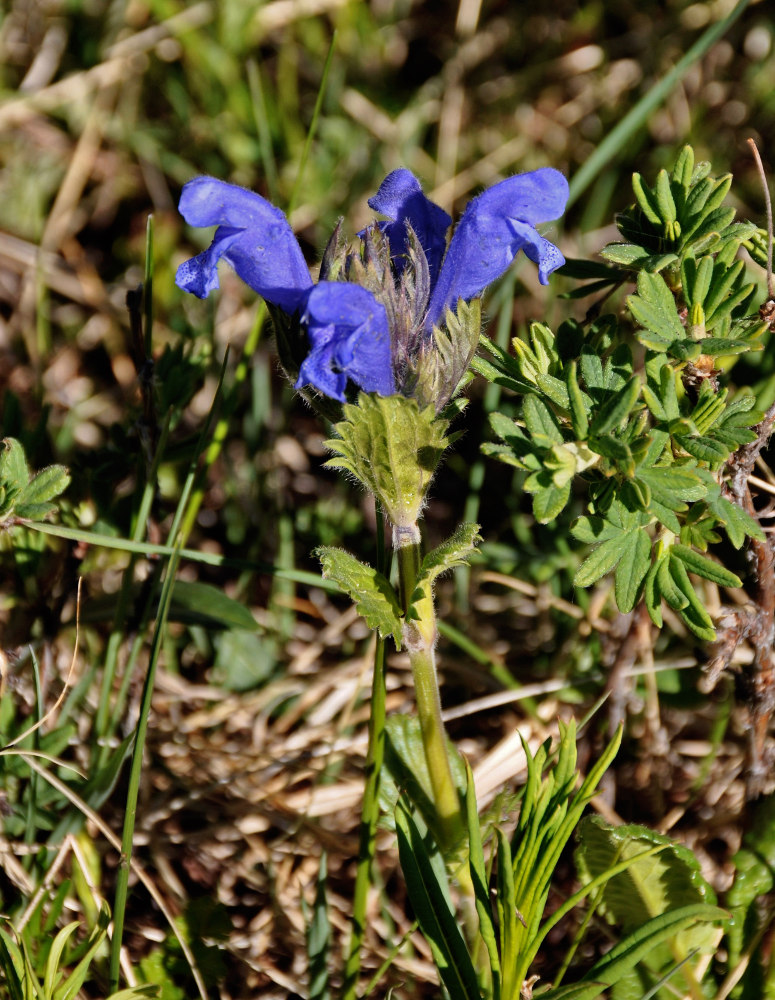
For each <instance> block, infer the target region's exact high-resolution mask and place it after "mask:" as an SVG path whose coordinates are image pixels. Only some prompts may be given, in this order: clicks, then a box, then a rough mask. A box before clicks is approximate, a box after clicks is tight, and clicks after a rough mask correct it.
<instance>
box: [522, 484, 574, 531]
mask: <svg viewBox="0 0 775 1000" xmlns="http://www.w3.org/2000/svg"><path fill="white" fill-rule="evenodd" d="M532 478H533V477H531V479H532ZM525 489H526V490H528V492H532V493H534V494H535V495H534V496H533V515H534V517H535V519H536V521H538V523H539V524H548V523H549V522H550V521H553V520H554V519H555V518H556V517H557V515H558V514H560V513H561V512H562V511H563V510H564V509H565V507H566V505H567V503H568V501H569V500H570V483H566V484H565V485H564V486H555V485H554V484H553V483H551V482H550V483H549V485H547V486H539V487H538V488H537V489H534V488H533V487H532V486H531V487H528V484H527V483H525Z"/></svg>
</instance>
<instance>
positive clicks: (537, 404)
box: [522, 396, 563, 448]
mask: <svg viewBox="0 0 775 1000" xmlns="http://www.w3.org/2000/svg"><path fill="white" fill-rule="evenodd" d="M522 413H523V416H524V420H525V425H526V426H527V429H528V430H529V431H530V435H531V437H532V438H533V441H534V442H535V444H536V445H538V446H539V447H540V448H551V447H552V445H553V444H562V443H563V436H562V431H561V430H560V425H559V424H558V422H557V418H556V417H555V415H554V414H553V413H552V411H551V410H550V409H549V407H548V406H547V405H546V403H544V401H543V400H541V399H538V398H537V397H536V396H528V397H527V399H526V400H525V402H524V405H523V407H522Z"/></svg>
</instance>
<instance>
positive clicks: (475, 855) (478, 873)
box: [465, 762, 501, 1000]
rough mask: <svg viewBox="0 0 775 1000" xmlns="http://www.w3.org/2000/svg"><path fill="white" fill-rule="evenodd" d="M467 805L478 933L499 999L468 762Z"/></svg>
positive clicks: (492, 926)
mask: <svg viewBox="0 0 775 1000" xmlns="http://www.w3.org/2000/svg"><path fill="white" fill-rule="evenodd" d="M465 806H466V827H467V830H468V865H469V869H470V872H471V881H472V883H473V886H474V898H475V900H476V912H477V915H478V917H479V933H480V934H481V937H482V940H483V941H484V946H485V948H486V949H487V958H488V959H489V962H490V970H491V972H492V998H493V1000H500V993H501V988H500V987H501V983H500V980H501V966H500V956H499V955H498V940H497V934H496V930H495V923H494V921H493V915H492V904H491V901H490V890H489V880H488V878H487V870H486V868H485V863H484V850H483V848H482V825H481V820H480V819H479V812H478V809H477V805H476V789H475V787H474V776H473V774H472V773H471V768H470V767H469V766H468V763H467V762H466V797H465Z"/></svg>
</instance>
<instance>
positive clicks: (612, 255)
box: [600, 243, 649, 267]
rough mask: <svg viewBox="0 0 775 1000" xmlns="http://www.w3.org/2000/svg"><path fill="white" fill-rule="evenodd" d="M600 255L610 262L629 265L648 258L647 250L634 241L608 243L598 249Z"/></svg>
mask: <svg viewBox="0 0 775 1000" xmlns="http://www.w3.org/2000/svg"><path fill="white" fill-rule="evenodd" d="M600 256H601V257H603V258H604V259H605V260H610V261H611V263H612V264H621V265H622V266H624V267H631V266H632V265H633V264H638V263H640V262H641V261H643V260H645V259H646V258H648V256H649V252H648V250H645V249H644V248H643V247H639V246H637V245H636V244H635V243H608V244H606V246H604V247H603V249H602V250H601V251H600Z"/></svg>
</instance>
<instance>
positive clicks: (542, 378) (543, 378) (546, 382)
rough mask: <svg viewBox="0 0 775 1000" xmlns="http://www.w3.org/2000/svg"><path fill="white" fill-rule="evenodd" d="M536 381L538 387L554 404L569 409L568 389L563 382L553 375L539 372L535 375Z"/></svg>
mask: <svg viewBox="0 0 775 1000" xmlns="http://www.w3.org/2000/svg"><path fill="white" fill-rule="evenodd" d="M536 383H537V385H538V388H539V389H540V390H541V391H542V392H543V393H544V395H545V396H547V397H548V398H549V399H550V400H551V401H552V402H553V403H554V405H555V406H559V407H560V409H562V410H567V409H569V407H570V399H569V398H568V390H567V388H566V386H565V383H564V382H562V381H560V379H558V378H555V377H554V375H544V374H543V373H539V374H538V375H537V376H536Z"/></svg>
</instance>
